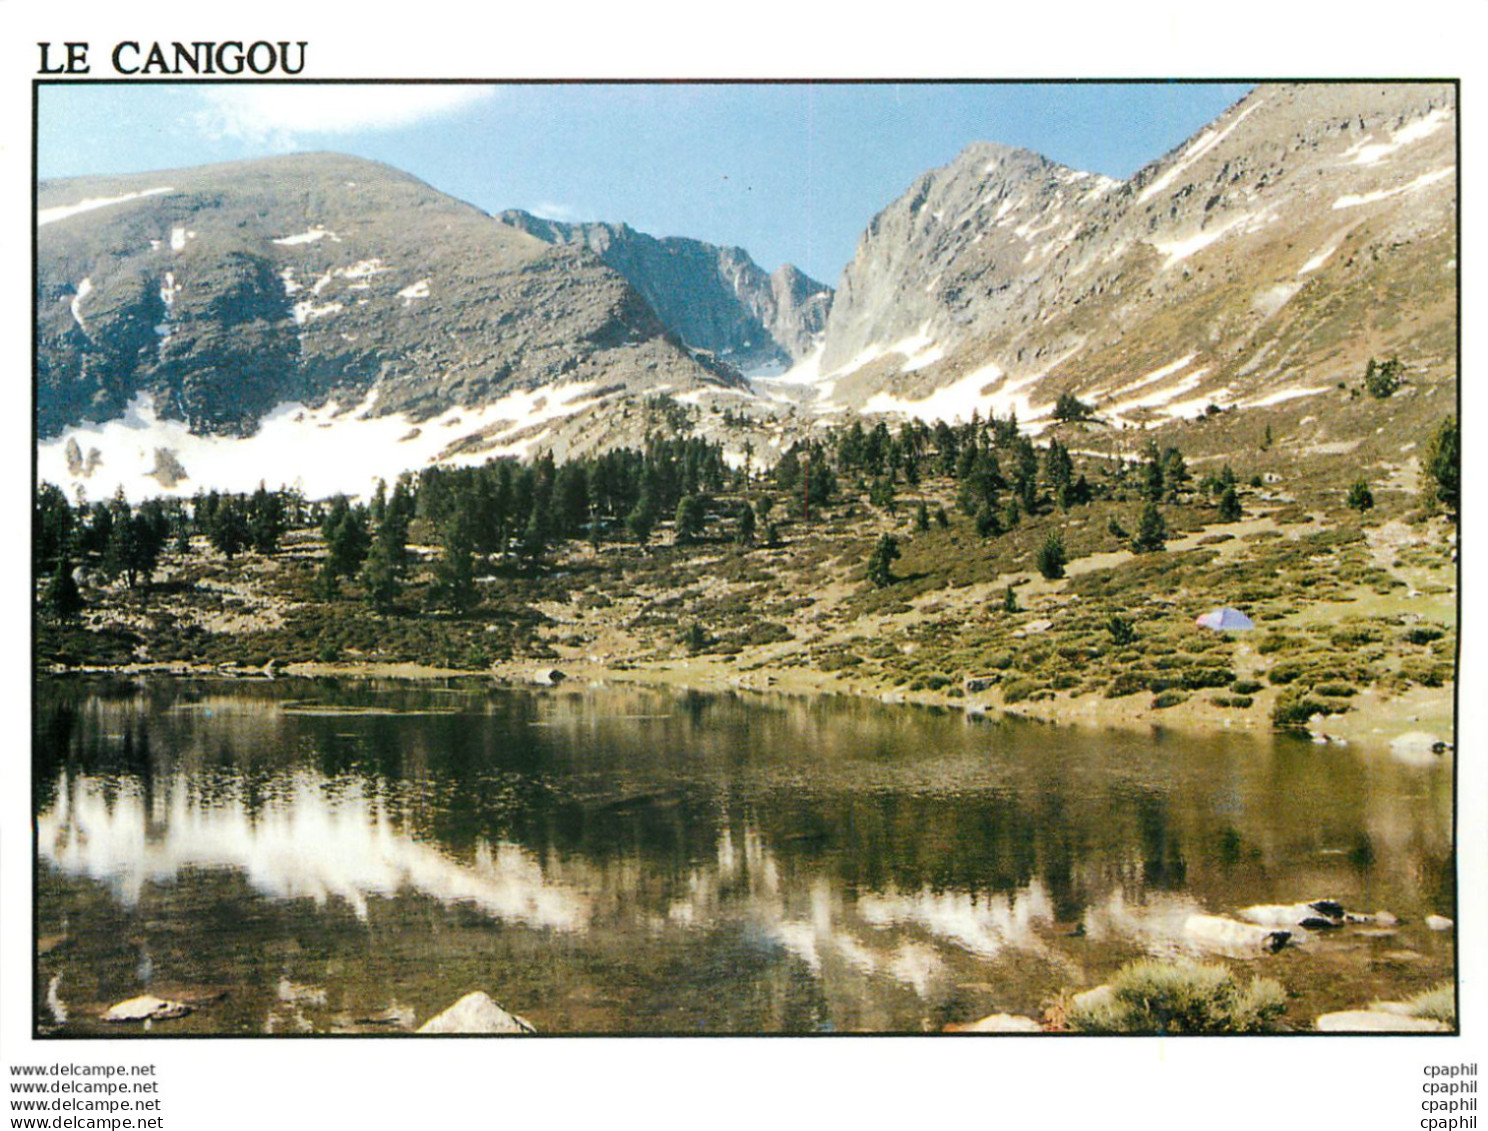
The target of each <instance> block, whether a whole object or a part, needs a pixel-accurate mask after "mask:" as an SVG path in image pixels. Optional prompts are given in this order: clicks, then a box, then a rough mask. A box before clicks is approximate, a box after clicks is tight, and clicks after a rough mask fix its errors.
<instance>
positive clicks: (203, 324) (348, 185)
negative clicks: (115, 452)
mask: <svg viewBox="0 0 1488 1131" xmlns="http://www.w3.org/2000/svg"><path fill="white" fill-rule="evenodd" d="M38 195H39V214H38V233H37V251H38V255H37V259H38V284H37V293H36V319H37V359H38V365H37V369H38V372H37V393H38V396H37V420H38V430H39V433H40V435H41V436H42V437H43V438H45V437H50V436H54V435H56V434H58V433H59V432H60V431H61V430H62V429H63V428H64V427H66V426H68V425H75V424H78V423H79V422H81V421H83V420H92V421H95V422H101V421H106V420H110V419H114V418H118V417H120V416H122V415H123V414H124V413H125V411H126V409H127V408H128V406H129V405H130V404H131V402H133V401H134V400H135V398H137V397H139V396H141V395H144V396H146V397H147V398H149V400H150V401H151V403H152V404H153V407H154V410H155V411H156V412H157V413H158V414H159V415H160V416H161V417H162V418H166V419H179V420H182V421H184V422H186V423H187V424H188V425H189V427H190V429H191V430H192V431H193V432H195V433H226V434H237V435H243V434H248V433H251V432H252V431H254V429H255V428H256V427H257V424H258V422H259V421H260V420H261V419H262V418H263V417H264V416H265V415H266V414H267V413H268V412H270V411H271V410H273V409H274V408H275V407H276V406H278V405H281V404H284V403H286V402H301V403H304V404H306V405H310V406H315V405H319V404H323V403H326V402H327V401H336V402H338V403H340V404H341V405H342V407H345V406H347V405H353V404H361V403H362V402H364V401H365V400H366V399H367V398H368V397H372V398H373V403H372V404H371V405H370V406H369V411H371V412H372V413H373V414H385V413H391V412H401V413H406V414H407V415H408V416H409V417H410V419H412V420H414V421H418V420H421V419H424V418H427V417H430V416H433V415H437V414H438V413H441V412H443V411H445V410H447V409H449V408H452V407H474V406H477V405H482V404H488V403H491V402H493V401H496V400H498V399H499V398H500V397H502V396H504V395H507V394H510V393H513V392H518V391H530V390H533V389H539V388H546V387H548V386H551V385H554V384H556V383H564V382H568V383H573V382H590V383H592V384H602V385H622V386H624V387H626V388H628V389H644V388H648V387H653V386H666V387H669V388H672V389H677V390H682V389H687V388H693V387H698V386H707V385H723V386H729V385H734V386H737V385H739V384H740V383H741V382H740V381H739V379H738V377H737V376H736V375H735V374H733V373H731V372H730V371H729V370H728V369H727V368H726V367H724V366H721V365H716V364H713V363H711V362H710V361H708V359H706V358H703V359H699V358H697V357H695V356H693V355H692V354H691V353H690V352H689V351H688V350H687V349H686V348H685V347H684V346H683V345H682V343H681V342H680V341H679V340H678V339H677V338H676V336H675V335H674V334H673V333H671V332H670V331H669V330H668V329H667V328H666V326H665V325H664V324H663V323H662V322H661V321H660V320H659V319H658V318H657V317H656V314H655V313H654V311H653V310H652V309H651V307H650V306H649V305H648V304H647V303H646V301H645V299H644V298H642V297H641V296H640V295H639V294H638V293H637V292H636V290H635V289H634V288H633V287H631V286H630V284H629V283H627V282H626V281H625V279H624V278H623V277H622V276H621V275H620V274H618V273H617V272H615V271H614V270H612V269H611V268H609V267H607V266H606V265H605V264H603V263H602V262H601V261H600V260H599V259H598V258H597V257H595V256H593V255H591V254H589V253H587V252H586V251H584V250H582V249H579V248H573V247H554V246H550V245H548V244H545V243H543V242H541V241H539V240H537V239H534V238H532V237H530V236H527V235H525V234H524V233H521V232H518V231H516V230H515V229H513V228H511V227H510V226H508V225H504V224H498V223H495V222H493V221H492V220H491V219H490V217H488V216H487V215H486V214H485V213H483V212H481V211H480V210H478V209H476V208H474V207H472V206H470V205H467V204H463V203H461V202H459V201H456V200H454V199H452V198H450V197H447V196H445V195H444V194H442V193H438V192H436V191H435V190H433V189H431V188H429V187H428V186H427V185H424V184H423V183H422V182H420V181H418V180H416V179H415V178H413V177H411V176H408V175H407V174H404V173H401V172H398V171H397V170H394V169H391V168H389V167H387V166H384V165H379V164H377V163H374V162H370V161H363V160H359V159H355V158H349V157H340V156H333V155H323V154H315V155H297V156H292V157H283V158H273V159H267V160H261V161H252V162H243V163H238V164H234V165H226V166H208V167H205V168H200V169H189V170H173V171H169V172H162V173H149V174H137V175H133V176H128V177H109V178H82V179H77V180H69V181H65V182H53V183H43V184H42V185H40V186H39V193H38Z"/></svg>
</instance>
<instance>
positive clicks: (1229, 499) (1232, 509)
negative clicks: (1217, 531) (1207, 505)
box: [1219, 483, 1245, 522]
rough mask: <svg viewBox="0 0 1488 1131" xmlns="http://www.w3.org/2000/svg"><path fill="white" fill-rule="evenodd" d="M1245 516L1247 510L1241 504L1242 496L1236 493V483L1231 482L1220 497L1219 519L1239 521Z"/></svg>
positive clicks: (1222, 520)
mask: <svg viewBox="0 0 1488 1131" xmlns="http://www.w3.org/2000/svg"><path fill="white" fill-rule="evenodd" d="M1244 517H1245V511H1244V509H1243V508H1242V507H1241V506H1240V496H1239V495H1238V494H1236V493H1235V485H1234V484H1233V483H1231V484H1230V485H1229V486H1228V487H1226V488H1225V489H1224V494H1223V495H1221V496H1220V497H1219V520H1220V521H1221V522H1239V521H1240V520H1241V519H1242V518H1244Z"/></svg>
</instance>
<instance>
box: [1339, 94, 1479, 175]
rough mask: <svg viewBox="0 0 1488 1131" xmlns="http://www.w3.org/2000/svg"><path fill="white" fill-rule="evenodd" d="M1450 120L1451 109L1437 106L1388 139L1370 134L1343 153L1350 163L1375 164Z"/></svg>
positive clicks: (1434, 131) (1431, 132)
mask: <svg viewBox="0 0 1488 1131" xmlns="http://www.w3.org/2000/svg"><path fill="white" fill-rule="evenodd" d="M1451 120H1452V111H1450V110H1448V109H1447V108H1446V107H1438V108H1437V109H1435V110H1433V111H1431V113H1429V114H1427V115H1426V116H1425V117H1424V118H1418V119H1417V120H1416V121H1414V122H1412V123H1411V124H1410V125H1408V126H1401V127H1400V129H1398V130H1396V131H1395V132H1394V133H1392V134H1391V135H1390V140H1389V141H1373V140H1371V139H1372V138H1373V135H1372V134H1371V135H1370V136H1369V137H1366V138H1364V140H1363V141H1360V142H1359V143H1358V144H1356V145H1353V146H1351V147H1349V148H1348V149H1347V150H1345V151H1344V154H1343V155H1344V157H1346V158H1350V160H1349V162H1348V163H1349V164H1350V165H1376V164H1378V163H1379V162H1381V161H1383V160H1385V159H1386V158H1388V157H1391V156H1393V155H1394V154H1395V152H1396V151H1397V150H1399V149H1403V148H1404V147H1405V146H1407V145H1410V144H1411V143H1412V142H1417V141H1420V140H1421V139H1422V138H1427V137H1430V136H1431V135H1432V134H1434V133H1436V131H1437V130H1439V129H1441V128H1442V126H1444V125H1446V124H1447V123H1448V122H1450V121H1451Z"/></svg>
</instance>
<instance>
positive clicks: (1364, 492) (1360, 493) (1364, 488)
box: [1344, 479, 1374, 514]
mask: <svg viewBox="0 0 1488 1131" xmlns="http://www.w3.org/2000/svg"><path fill="white" fill-rule="evenodd" d="M1344 502H1345V503H1346V504H1347V505H1348V506H1349V507H1350V508H1351V509H1352V510H1356V511H1358V512H1359V513H1360V514H1363V513H1364V512H1365V511H1367V510H1369V509H1370V508H1371V507H1373V506H1374V492H1373V491H1371V490H1370V489H1369V482H1368V480H1365V479H1355V480H1354V481H1353V483H1352V484H1350V486H1349V489H1348V497H1347V498H1346V499H1344Z"/></svg>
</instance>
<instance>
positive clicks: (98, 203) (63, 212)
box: [36, 185, 176, 228]
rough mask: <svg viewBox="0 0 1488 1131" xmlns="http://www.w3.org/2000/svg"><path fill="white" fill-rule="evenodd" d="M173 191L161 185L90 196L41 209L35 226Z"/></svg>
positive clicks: (173, 190) (168, 186)
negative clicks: (123, 192) (74, 201)
mask: <svg viewBox="0 0 1488 1131" xmlns="http://www.w3.org/2000/svg"><path fill="white" fill-rule="evenodd" d="M175 191H176V190H175V189H174V188H172V187H171V186H170V185H162V186H161V187H160V188H152V189H144V190H143V191H141V192H126V193H125V194H124V195H123V196H90V197H88V199H86V200H80V201H78V202H77V203H76V204H59V205H57V206H55V207H53V208H42V209H39V210H38V211H37V213H36V226H37V227H38V228H41V227H45V226H46V225H47V224H55V223H56V222H57V221H58V220H66V219H67V218H68V217H69V216H77V215H80V214H81V213H84V212H92V211H93V210H94V209H97V208H107V207H109V206H110V205H114V204H126V203H128V202H129V201H131V200H141V199H143V198H144V197H147V196H159V195H160V194H161V193H163V192H175Z"/></svg>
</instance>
